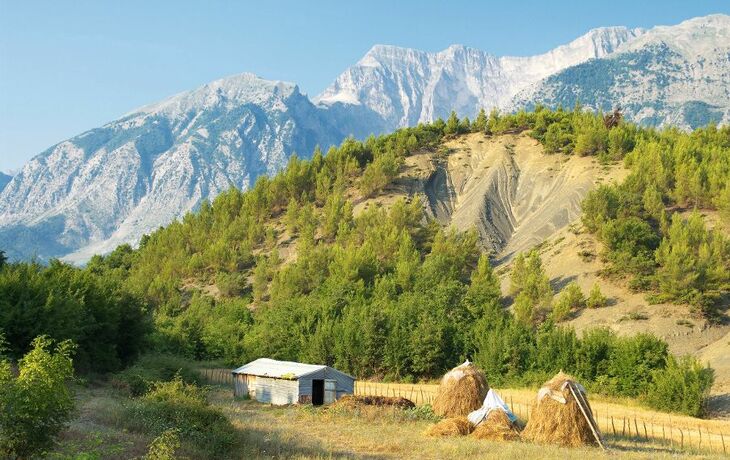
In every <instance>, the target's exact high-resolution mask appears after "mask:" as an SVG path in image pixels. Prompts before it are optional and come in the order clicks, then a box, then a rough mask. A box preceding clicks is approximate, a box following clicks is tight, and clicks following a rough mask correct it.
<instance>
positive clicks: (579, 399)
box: [568, 382, 606, 450]
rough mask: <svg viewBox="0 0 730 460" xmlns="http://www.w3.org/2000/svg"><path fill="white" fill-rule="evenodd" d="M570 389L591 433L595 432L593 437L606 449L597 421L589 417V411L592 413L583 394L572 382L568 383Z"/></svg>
mask: <svg viewBox="0 0 730 460" xmlns="http://www.w3.org/2000/svg"><path fill="white" fill-rule="evenodd" d="M568 388H570V393H571V394H572V395H573V398H574V399H575V402H576V403H578V408H579V409H580V411H581V413H582V414H583V417H584V418H585V419H586V422H588V426H589V427H590V428H591V431H592V432H593V437H594V438H596V442H597V443H598V445H599V446H600V447H601V449H604V450H605V449H606V447H605V446H604V445H603V441H602V440H601V435H600V433H599V432H598V429H597V427H596V426H595V424H596V421H595V420H594V419H593V417H591V416H590V415H588V411H590V406H587V401H586V400H585V398H584V397H583V394H582V393H581V392H580V390H576V389H575V388H574V385H573V383H572V382H568Z"/></svg>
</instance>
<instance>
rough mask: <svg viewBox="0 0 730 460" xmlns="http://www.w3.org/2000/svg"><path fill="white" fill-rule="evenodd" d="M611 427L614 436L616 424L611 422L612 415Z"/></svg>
mask: <svg viewBox="0 0 730 460" xmlns="http://www.w3.org/2000/svg"><path fill="white" fill-rule="evenodd" d="M611 428H613V436H614V437H616V425H615V424H614V423H613V415H612V416H611Z"/></svg>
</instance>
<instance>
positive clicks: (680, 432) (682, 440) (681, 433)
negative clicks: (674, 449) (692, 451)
mask: <svg viewBox="0 0 730 460" xmlns="http://www.w3.org/2000/svg"><path fill="white" fill-rule="evenodd" d="M677 429H678V430H679V434H680V435H682V438H681V440H680V442H681V445H680V447H681V448H682V449H684V431H682V429H681V428H679V427H678V428H677Z"/></svg>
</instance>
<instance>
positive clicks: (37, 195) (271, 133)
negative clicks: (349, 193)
mask: <svg viewBox="0 0 730 460" xmlns="http://www.w3.org/2000/svg"><path fill="white" fill-rule="evenodd" d="M343 137H344V134H342V133H341V132H340V131H339V129H338V128H337V127H336V126H334V125H332V124H331V120H330V119H329V118H327V117H324V116H323V113H322V111H321V110H318V109H317V108H315V107H314V105H312V103H311V102H310V101H309V100H308V99H307V98H306V96H304V95H302V94H301V93H300V92H299V90H298V89H297V87H296V86H294V85H292V84H289V83H283V82H268V81H265V80H261V79H259V78H257V77H255V76H253V75H250V74H243V75H239V76H235V77H231V78H226V79H222V80H217V81H214V82H212V83H210V84H208V85H205V86H203V87H202V88H199V89H196V90H194V91H190V92H186V93H182V94H179V95H176V96H173V97H171V98H169V99H166V100H164V101H162V102H160V103H158V104H155V105H150V106H147V107H143V108H141V109H139V110H137V111H135V112H133V113H131V114H128V115H126V116H124V117H122V118H121V119H119V120H116V121H113V122H111V123H109V124H107V125H105V126H103V127H101V128H98V129H94V130H91V131H88V132H86V133H83V134H81V135H79V136H76V137H74V138H72V139H69V140H67V141H64V142H61V143H59V144H57V145H55V146H53V147H51V148H50V149H48V150H47V151H45V152H43V153H42V154H40V155H38V156H37V157H35V158H34V159H33V160H31V161H30V162H29V163H28V164H26V165H25V167H24V168H23V169H22V170H21V171H20V172H19V173H18V174H17V175H16V176H15V178H13V180H12V181H11V182H10V183H9V184H8V185H7V187H5V188H4V190H3V191H2V193H1V194H0V247H2V248H4V249H7V252H8V255H9V256H11V257H29V256H38V257H41V258H48V257H56V256H67V259H69V260H72V261H83V260H86V259H88V258H89V257H90V256H91V255H93V254H94V253H103V252H108V251H110V250H112V249H113V248H114V247H116V246H117V245H118V244H121V243H125V242H131V243H135V242H136V241H138V240H139V238H140V237H141V236H142V235H143V234H144V233H147V232H150V231H151V230H154V229H156V228H157V227H159V226H160V225H166V224H167V223H169V222H170V221H172V220H174V219H175V218H178V217H180V216H182V215H184V214H185V213H186V212H188V211H190V210H191V209H194V208H195V207H196V206H198V205H199V204H200V202H201V201H202V200H204V199H206V198H210V197H214V196H215V195H217V194H218V193H220V192H221V191H223V190H225V189H227V188H229V187H239V188H243V189H245V188H247V187H248V186H250V185H251V184H252V183H253V181H254V180H255V179H256V177H258V176H259V175H262V174H273V173H275V172H276V171H278V170H279V169H280V168H281V167H282V166H284V165H285V164H286V162H287V161H288V158H289V156H290V155H291V154H292V152H299V153H301V154H302V155H305V156H306V155H308V154H311V152H312V151H313V149H314V147H315V146H316V145H317V144H318V143H319V144H321V145H323V147H327V146H329V145H330V144H334V143H337V142H339V141H340V140H341V139H342V138H343Z"/></svg>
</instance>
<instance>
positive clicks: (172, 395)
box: [122, 376, 236, 459]
mask: <svg viewBox="0 0 730 460" xmlns="http://www.w3.org/2000/svg"><path fill="white" fill-rule="evenodd" d="M122 421H123V422H122V423H123V424H124V425H125V427H126V428H128V429H130V430H133V431H136V432H140V433H147V434H152V435H155V436H161V435H163V433H165V432H166V431H168V430H176V431H177V432H178V433H179V436H180V439H182V440H184V442H185V443H186V444H188V446H187V447H188V448H190V449H192V450H194V451H195V452H196V455H195V457H196V458H215V459H218V458H228V457H230V455H231V451H232V449H233V447H235V444H236V431H235V429H234V427H233V425H232V424H231V422H230V421H229V420H228V419H227V418H226V416H225V415H223V413H221V412H220V411H219V410H217V409H215V408H212V407H210V406H209V405H208V403H207V402H206V398H205V391H204V390H203V389H202V388H200V387H199V386H197V385H195V384H188V383H185V382H184V381H183V379H182V378H181V377H179V376H177V377H175V378H174V379H173V380H171V381H169V382H156V383H154V384H153V385H152V388H151V389H150V391H149V392H148V393H147V394H145V395H144V396H142V397H140V398H137V399H135V400H133V401H131V403H130V404H129V405H128V406H127V407H126V409H125V412H124V414H123V416H122Z"/></svg>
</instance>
